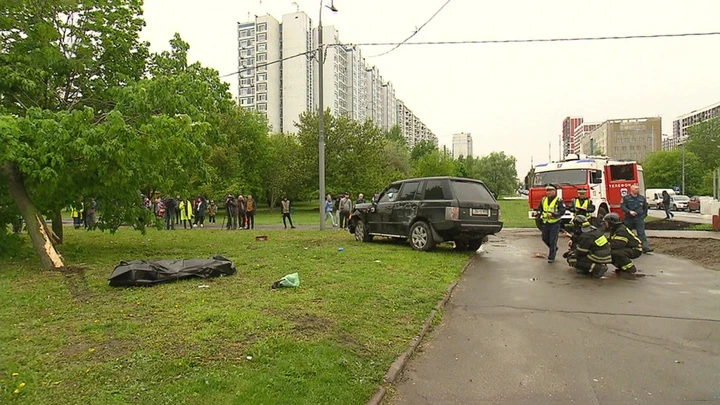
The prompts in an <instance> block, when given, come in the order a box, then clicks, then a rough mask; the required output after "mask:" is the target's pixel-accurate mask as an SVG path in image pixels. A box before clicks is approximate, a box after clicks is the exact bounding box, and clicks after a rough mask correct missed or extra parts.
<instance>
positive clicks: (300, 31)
mask: <svg viewBox="0 0 720 405" xmlns="http://www.w3.org/2000/svg"><path fill="white" fill-rule="evenodd" d="M318 39H319V38H318V29H317V28H313V26H312V20H311V19H310V18H309V17H308V16H307V14H305V13H304V12H302V11H297V12H294V13H290V14H285V15H283V16H282V20H281V21H278V20H276V19H275V18H273V17H272V16H270V15H263V16H256V17H255V19H254V20H253V21H249V22H242V23H238V66H239V69H238V103H239V104H240V106H242V107H243V108H248V109H253V110H257V111H260V112H262V113H263V114H264V115H265V116H266V117H267V119H268V124H269V126H270V130H271V131H272V132H286V133H294V132H297V126H296V123H297V122H298V121H299V117H300V115H301V114H302V113H304V112H306V111H310V110H317V109H318V107H319V105H318V104H319V103H318V101H319V99H320V94H319V91H320V86H318V83H319V69H320V66H319V62H318V57H317V52H316V51H315V50H316V49H317V48H318V43H319V41H318ZM323 44H324V49H325V52H324V56H325V62H324V64H323V67H322V69H323V104H324V105H323V107H324V108H325V109H326V110H328V109H329V110H330V113H331V114H332V115H333V116H348V117H351V118H352V119H353V120H356V121H358V122H365V121H366V120H368V119H370V120H372V121H373V123H374V124H375V125H376V126H377V127H379V128H380V129H381V130H383V131H389V130H390V129H391V128H392V127H393V126H395V125H399V124H400V120H399V118H400V117H401V115H400V114H399V111H398V103H397V99H396V95H395V88H394V87H393V85H392V83H390V82H389V81H386V80H384V79H383V77H382V75H381V74H380V72H379V70H378V69H377V67H375V66H368V65H367V63H366V61H365V58H363V56H362V52H361V50H360V48H358V47H357V46H349V45H343V44H342V43H341V42H340V35H339V33H338V30H337V29H336V28H335V27H333V26H323ZM402 105H403V106H404V103H403V104H402ZM408 111H409V110H408ZM411 113H412V112H411ZM412 116H413V117H414V118H413V121H414V122H413V125H412V126H411V127H406V128H408V130H407V131H403V132H402V133H403V135H405V136H406V139H407V140H408V144H412V143H414V142H416V139H424V138H427V137H428V136H429V134H432V132H431V131H430V130H428V129H427V127H425V125H424V124H423V123H422V122H421V121H420V120H419V119H418V118H417V117H415V116H414V114H413V115H412ZM433 136H434V135H433ZM430 138H432V137H430ZM435 142H436V144H437V138H435Z"/></svg>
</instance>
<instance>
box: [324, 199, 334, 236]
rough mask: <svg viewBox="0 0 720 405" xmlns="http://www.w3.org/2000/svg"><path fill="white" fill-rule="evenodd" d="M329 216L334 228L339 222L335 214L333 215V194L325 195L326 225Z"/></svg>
mask: <svg viewBox="0 0 720 405" xmlns="http://www.w3.org/2000/svg"><path fill="white" fill-rule="evenodd" d="M328 218H330V220H331V222H332V226H333V228H337V222H336V221H335V216H334V215H333V199H332V195H331V194H328V195H327V196H325V224H326V225H327V220H328Z"/></svg>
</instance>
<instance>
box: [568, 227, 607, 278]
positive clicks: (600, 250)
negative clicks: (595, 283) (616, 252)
mask: <svg viewBox="0 0 720 405" xmlns="http://www.w3.org/2000/svg"><path fill="white" fill-rule="evenodd" d="M573 226H574V227H575V230H576V232H575V236H573V241H572V244H573V250H574V252H571V253H570V254H568V264H569V265H570V266H572V267H575V268H576V269H577V272H578V273H581V274H589V275H591V276H592V277H593V278H600V277H602V276H603V275H605V272H606V271H607V264H608V263H611V262H612V256H611V251H610V242H608V240H607V238H606V237H605V233H604V232H603V231H602V230H601V229H597V228H595V227H594V226H592V225H590V222H588V220H587V218H586V217H585V216H584V215H576V216H575V218H573Z"/></svg>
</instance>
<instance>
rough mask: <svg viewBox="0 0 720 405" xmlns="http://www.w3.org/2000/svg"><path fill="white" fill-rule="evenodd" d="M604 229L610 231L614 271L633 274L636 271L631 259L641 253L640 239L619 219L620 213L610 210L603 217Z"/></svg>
mask: <svg viewBox="0 0 720 405" xmlns="http://www.w3.org/2000/svg"><path fill="white" fill-rule="evenodd" d="M603 222H604V223H605V229H606V230H608V231H610V250H611V251H612V264H613V265H614V266H615V267H616V269H615V272H616V273H620V272H625V273H629V274H634V273H635V272H636V271H637V268H636V267H635V264H634V263H633V261H632V259H637V258H638V257H640V255H642V250H643V248H642V246H643V245H642V241H641V240H640V238H638V237H637V236H635V234H634V233H633V232H631V231H630V230H629V229H628V228H627V226H625V224H623V223H622V221H621V220H620V215H618V214H616V213H614V212H611V213H610V214H607V215H605V217H603Z"/></svg>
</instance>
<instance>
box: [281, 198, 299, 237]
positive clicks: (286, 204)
mask: <svg viewBox="0 0 720 405" xmlns="http://www.w3.org/2000/svg"><path fill="white" fill-rule="evenodd" d="M280 206H281V208H282V219H283V225H284V226H285V229H287V223H286V222H285V219H286V218H287V220H288V222H290V228H291V229H295V226H294V225H293V223H292V217H291V216H290V200H288V199H287V197H285V196H283V198H282V201H280Z"/></svg>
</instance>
